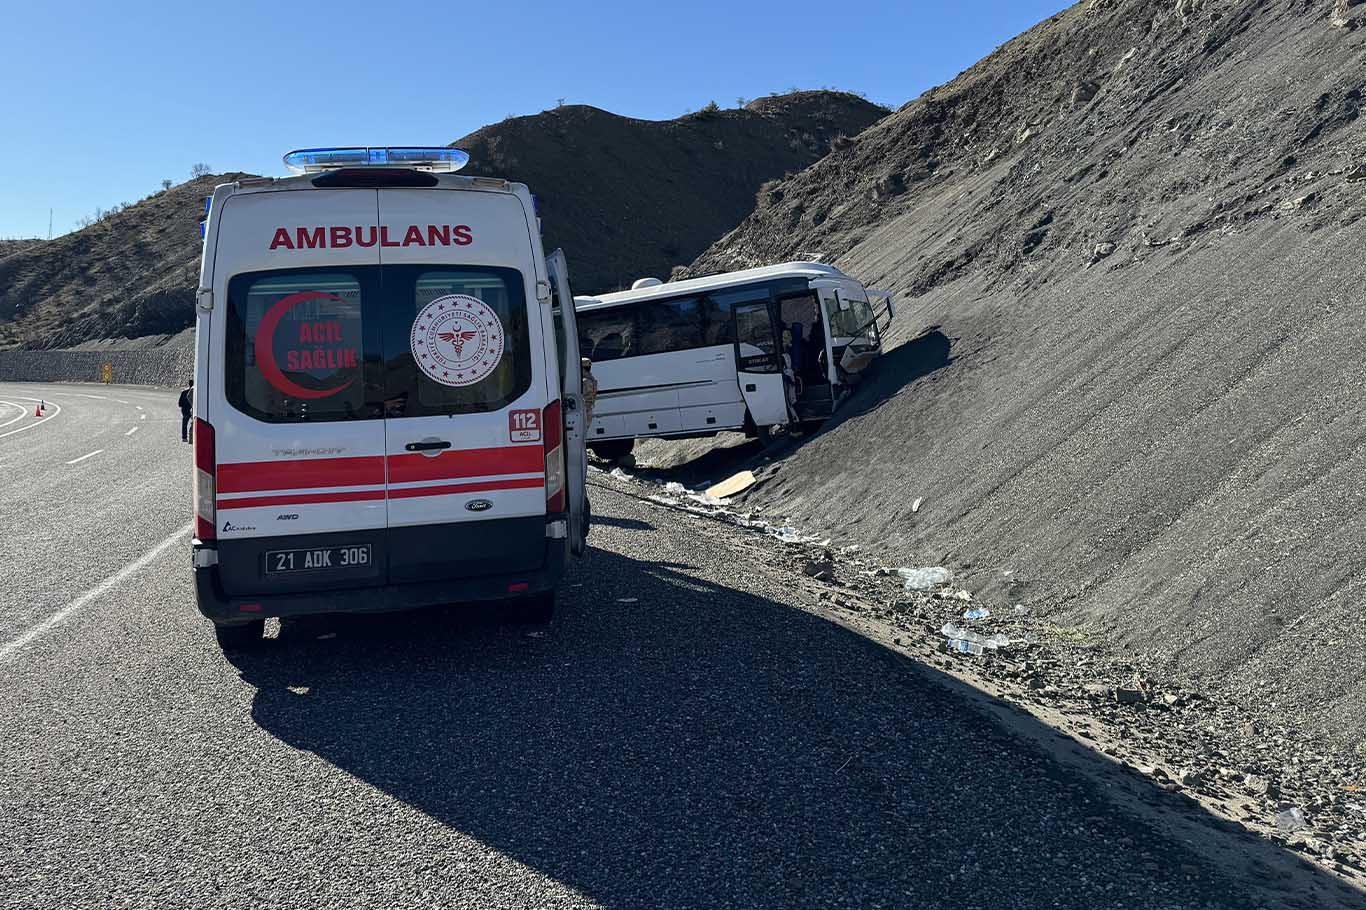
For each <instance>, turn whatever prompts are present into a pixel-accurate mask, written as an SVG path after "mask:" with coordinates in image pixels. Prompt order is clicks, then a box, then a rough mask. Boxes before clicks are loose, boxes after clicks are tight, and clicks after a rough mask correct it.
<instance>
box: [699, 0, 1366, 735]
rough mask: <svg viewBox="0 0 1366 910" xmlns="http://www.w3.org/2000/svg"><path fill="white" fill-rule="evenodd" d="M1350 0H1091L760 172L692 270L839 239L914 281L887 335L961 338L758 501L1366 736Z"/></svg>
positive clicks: (1258, 701) (881, 281)
mask: <svg viewBox="0 0 1366 910" xmlns="http://www.w3.org/2000/svg"><path fill="white" fill-rule="evenodd" d="M1339 6H1341V9H1336V8H1335V6H1334V4H1333V3H1331V2H1327V0H1324V2H1313V3H1307V4H1306V3H1301V2H1288V0H1274V2H1273V0H1264V2H1258V3H1234V2H1231V0H1205V2H1198V0H1182V2H1179V3H1175V2H1172V0H1093V2H1088V3H1082V4H1079V5H1077V6H1076V7H1073V8H1071V9H1070V10H1068V11H1066V12H1064V13H1062V14H1060V15H1059V16H1057V17H1054V18H1053V19H1051V20H1049V21H1047V22H1045V23H1043V24H1041V25H1040V26H1038V27H1036V28H1035V29H1033V30H1031V31H1030V32H1028V33H1026V34H1025V35H1022V36H1021V37H1020V38H1018V39H1016V40H1015V41H1013V42H1011V43H1009V44H1007V45H1006V46H1004V47H1002V48H1001V49H1000V50H998V51H997V52H996V53H994V54H993V55H992V56H990V57H988V58H987V59H985V60H983V61H982V62H981V63H980V64H978V65H977V66H976V67H974V68H973V69H971V70H969V71H968V72H966V73H964V74H963V75H962V76H961V77H959V78H958V79H957V80H955V81H954V82H953V83H950V84H949V85H947V86H943V87H941V88H939V89H937V90H934V91H932V92H929V93H927V94H926V95H925V96H924V97H922V98H921V99H919V100H917V101H915V102H913V103H911V104H909V105H907V106H906V107H904V108H903V109H902V110H900V111H899V112H898V113H896V114H895V115H893V116H891V117H889V118H887V119H886V120H883V121H881V122H879V123H878V124H876V125H874V126H873V127H872V128H871V129H869V130H867V131H865V132H864V133H862V134H860V135H859V136H857V137H855V138H854V140H853V141H852V142H850V143H847V144H843V143H842V145H843V147H842V148H839V149H837V150H836V151H835V152H834V153H832V154H831V155H830V156H828V157H827V158H825V159H823V160H822V161H820V162H818V163H817V164H816V165H814V166H813V167H811V168H808V169H807V170H806V171H803V172H802V173H801V174H799V175H797V176H795V177H793V178H792V179H790V180H786V181H784V182H782V183H781V184H779V185H777V186H775V187H772V188H771V190H770V191H769V192H768V193H767V194H766V196H765V197H764V198H763V199H762V200H761V206H760V208H759V209H758V210H756V212H755V213H754V215H752V216H751V217H750V218H749V219H747V220H746V221H745V222H744V223H743V224H742V225H741V226H740V227H739V228H737V229H736V230H735V231H734V232H732V233H731V234H730V235H728V236H727V237H726V238H724V239H723V240H722V241H721V242H719V243H718V244H717V245H716V246H714V247H713V248H712V249H711V250H709V251H708V252H707V253H706V254H704V255H703V256H702V257H701V258H700V259H699V260H698V262H697V263H696V264H695V266H694V271H695V272H701V271H707V270H715V269H722V268H733V267H738V266H745V265H751V264H754V263H756V262H763V261H777V260H782V259H787V258H791V257H793V256H796V255H802V254H811V253H816V252H821V253H825V254H826V255H827V257H828V258H832V259H835V261H837V262H838V263H839V264H840V265H841V266H842V267H844V268H846V269H847V270H848V271H850V272H851V273H853V274H855V275H857V276H859V277H861V278H863V279H865V280H866V281H868V282H869V283H872V284H877V285H879V286H884V287H886V286H890V287H891V288H893V289H894V290H896V291H897V292H898V294H899V296H900V297H901V299H902V313H901V316H900V318H899V320H898V325H897V327H896V329H895V332H894V336H893V339H894V340H895V341H898V342H900V341H903V340H905V339H907V338H911V337H914V336H916V335H918V334H919V333H921V332H922V331H924V330H927V329H929V328H930V327H937V331H938V332H939V333H942V335H943V336H944V337H946V338H947V339H948V340H949V342H950V344H951V347H950V350H949V352H948V356H947V358H945V360H946V361H947V362H946V363H943V364H942V365H941V366H939V367H938V368H937V369H933V370H931V371H930V372H928V374H926V375H920V374H921V373H923V372H924V371H921V370H917V369H913V368H912V366H913V364H912V363H911V361H914V360H915V359H916V349H915V348H913V347H908V348H906V349H904V350H900V351H895V352H893V353H892V354H891V355H890V356H889V357H888V358H887V360H886V361H885V362H884V364H883V365H882V367H881V369H880V371H879V375H878V377H877V378H876V379H875V380H874V381H873V382H871V383H870V384H869V386H868V387H867V388H865V389H864V390H863V391H862V392H860V394H859V396H858V397H857V398H856V399H855V401H854V402H852V407H850V408H848V409H847V410H846V411H845V412H844V413H843V416H842V417H841V419H839V420H838V421H836V422H835V424H834V425H832V426H830V427H829V428H828V429H827V430H826V431H825V432H824V433H823V434H822V435H820V436H819V437H817V438H815V439H814V440H812V441H810V442H809V443H807V444H805V445H803V446H802V447H801V448H800V449H799V450H798V451H796V452H795V453H794V454H792V455H791V456H790V457H789V458H788V459H787V460H786V462H785V463H784V464H783V466H782V467H781V469H780V471H779V474H778V477H777V479H775V480H774V481H772V482H770V483H769V484H768V485H766V486H765V487H763V488H762V489H760V490H759V491H757V492H756V493H755V494H754V497H753V501H754V502H755V503H758V504H762V505H764V506H766V507H767V508H769V509H772V510H775V511H780V512H783V513H786V514H788V515H790V516H791V517H792V518H793V520H794V523H797V524H801V525H804V526H808V527H811V528H822V527H823V528H827V529H831V530H833V531H835V532H836V533H837V534H838V535H839V536H842V537H845V538H848V539H853V540H863V541H866V542H868V543H871V544H875V545H876V546H877V547H878V548H880V549H881V550H882V551H884V553H883V558H884V559H885V560H886V561H888V562H894V563H900V564H936V563H941V562H942V563H946V564H951V565H953V566H954V567H955V568H956V569H958V570H959V571H960V572H962V573H966V575H967V577H968V578H969V579H970V580H971V583H972V585H973V586H974V588H975V589H976V590H978V591H979V592H981V593H982V595H984V596H986V597H988V598H990V599H991V602H993V603H996V604H998V605H1013V604H1014V603H1024V604H1026V605H1027V606H1029V607H1030V608H1031V609H1033V610H1036V611H1042V613H1043V615H1046V616H1047V617H1049V619H1050V621H1052V622H1055V623H1058V624H1061V625H1065V626H1067V627H1070V628H1075V629H1077V630H1079V632H1078V634H1081V635H1084V636H1087V637H1088V640H1091V641H1094V642H1095V643H1097V644H1102V643H1103V644H1106V645H1108V646H1111V647H1114V648H1119V649H1132V650H1134V651H1136V652H1138V653H1140V654H1142V655H1144V656H1145V659H1146V658H1151V659H1152V660H1154V661H1156V665H1158V666H1161V667H1163V668H1164V669H1165V670H1168V671H1172V672H1175V673H1178V674H1184V675H1187V676H1188V677H1190V678H1192V679H1193V680H1194V681H1195V684H1197V685H1200V686H1205V687H1209V688H1216V689H1218V690H1220V691H1221V692H1223V693H1226V694H1228V695H1229V696H1230V697H1234V698H1236V699H1239V700H1241V701H1243V702H1245V703H1247V704H1249V705H1251V706H1255V707H1256V708H1257V709H1259V710H1260V709H1265V710H1267V711H1269V712H1272V713H1274V714H1276V715H1278V716H1280V717H1282V718H1289V719H1291V720H1292V721H1293V723H1294V725H1295V726H1298V727H1300V728H1301V729H1303V730H1305V731H1307V732H1311V733H1315V734H1322V735H1324V736H1328V737H1331V738H1335V739H1337V740H1338V741H1339V742H1345V743H1351V742H1354V741H1358V740H1359V739H1360V738H1361V737H1362V735H1363V733H1366V707H1364V706H1366V623H1363V621H1362V618H1361V611H1360V603H1361V602H1362V599H1363V596H1366V524H1364V523H1363V522H1366V519H1363V517H1362V516H1363V514H1366V509H1363V507H1366V485H1363V484H1362V483H1361V477H1362V476H1363V471H1366V445H1364V443H1366V430H1363V429H1362V428H1363V426H1366V405H1364V404H1363V403H1364V402H1366V395H1364V394H1363V393H1366V380H1363V377H1366V373H1363V371H1362V368H1361V364H1362V362H1363V358H1364V357H1366V336H1363V333H1362V327H1363V326H1366V299H1363V296H1362V293H1361V288H1362V287H1363V286H1366V240H1363V237H1366V235H1363V233H1362V224H1363V221H1362V215H1363V214H1366V131H1364V130H1363V125H1362V120H1361V119H1360V117H1359V112H1360V107H1361V103H1362V93H1363V91H1364V90H1366V66H1363V65H1362V64H1363V61H1366V28H1353V27H1350V26H1351V23H1352V22H1360V21H1363V20H1366V5H1351V6H1347V5H1341V4H1339ZM1341 23H1347V24H1341ZM908 351H909V352H910V353H907V352H908ZM917 500H919V501H920V507H919V509H914V508H913V505H914V504H915V503H916V501H917Z"/></svg>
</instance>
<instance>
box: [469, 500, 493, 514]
mask: <svg viewBox="0 0 1366 910" xmlns="http://www.w3.org/2000/svg"><path fill="white" fill-rule="evenodd" d="M465 508H467V509H469V510H470V511H471V512H487V511H488V510H489V509H491V508H493V503H491V502H489V501H488V500H487V499H471V500H470V501H469V502H467V503H465Z"/></svg>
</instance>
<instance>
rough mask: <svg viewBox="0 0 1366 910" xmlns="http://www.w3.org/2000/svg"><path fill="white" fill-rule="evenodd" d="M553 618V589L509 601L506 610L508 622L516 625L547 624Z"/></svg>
mask: <svg viewBox="0 0 1366 910" xmlns="http://www.w3.org/2000/svg"><path fill="white" fill-rule="evenodd" d="M554 618H555V592H554V591H546V592H545V593H543V594H536V595H533V596H531V597H522V598H519V599H517V600H514V601H511V602H510V605H509V608H508V611H507V620H508V622H509V623H511V624H513V625H516V626H548V625H550V623H551V620H553V619H554Z"/></svg>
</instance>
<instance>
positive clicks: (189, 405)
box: [180, 379, 194, 442]
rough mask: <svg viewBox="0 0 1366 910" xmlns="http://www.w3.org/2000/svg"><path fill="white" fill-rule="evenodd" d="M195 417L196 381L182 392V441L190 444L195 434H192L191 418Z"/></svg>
mask: <svg viewBox="0 0 1366 910" xmlns="http://www.w3.org/2000/svg"><path fill="white" fill-rule="evenodd" d="M193 416H194V380H193V379H191V380H190V384H189V385H187V386H186V387H185V388H183V389H181V390H180V441H181V442H190V441H191V437H192V436H193V433H192V432H191V426H190V418H191V417H193Z"/></svg>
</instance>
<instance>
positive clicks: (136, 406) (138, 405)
mask: <svg viewBox="0 0 1366 910" xmlns="http://www.w3.org/2000/svg"><path fill="white" fill-rule="evenodd" d="M133 407H135V408H137V409H138V410H139V411H141V410H142V405H140V404H135V405H133Z"/></svg>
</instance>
